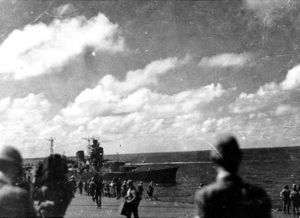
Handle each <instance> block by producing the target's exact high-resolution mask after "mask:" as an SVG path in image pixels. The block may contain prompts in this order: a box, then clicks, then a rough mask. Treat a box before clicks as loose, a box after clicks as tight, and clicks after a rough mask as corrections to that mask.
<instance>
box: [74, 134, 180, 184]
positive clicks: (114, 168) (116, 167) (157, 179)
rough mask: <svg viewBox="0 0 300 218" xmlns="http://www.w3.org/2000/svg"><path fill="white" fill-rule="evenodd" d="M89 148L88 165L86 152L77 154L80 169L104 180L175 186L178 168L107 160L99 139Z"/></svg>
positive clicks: (94, 140) (93, 139)
mask: <svg viewBox="0 0 300 218" xmlns="http://www.w3.org/2000/svg"><path fill="white" fill-rule="evenodd" d="M88 146H89V153H90V157H89V158H88V159H89V161H88V164H86V161H85V158H84V152H83V151H78V152H77V153H76V156H77V162H78V168H79V169H81V170H87V171H89V172H94V173H99V174H101V176H102V179H103V180H112V179H114V178H121V179H122V180H128V179H131V180H133V181H144V182H151V181H153V182H154V183H164V184H175V183H176V173H177V170H178V168H179V167H178V166H174V167H159V166H153V165H151V166H145V165H143V166H139V165H130V164H126V163H125V162H121V161H111V160H105V159H104V158H103V157H104V150H103V148H102V147H100V143H99V141H98V139H95V138H92V144H91V145H90V144H89V145H88Z"/></svg>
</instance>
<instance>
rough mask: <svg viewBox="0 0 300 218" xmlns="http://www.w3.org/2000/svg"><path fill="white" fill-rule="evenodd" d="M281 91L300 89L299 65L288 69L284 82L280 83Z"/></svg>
mask: <svg viewBox="0 0 300 218" xmlns="http://www.w3.org/2000/svg"><path fill="white" fill-rule="evenodd" d="M280 86H281V88H282V89H283V90H291V89H297V88H299V87H300V64H299V65H297V66H295V67H293V68H292V69H290V70H289V71H288V73H287V75H286V77H285V80H284V81H282V82H281V83H280Z"/></svg>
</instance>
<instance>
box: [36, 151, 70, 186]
mask: <svg viewBox="0 0 300 218" xmlns="http://www.w3.org/2000/svg"><path fill="white" fill-rule="evenodd" d="M67 173H68V166H67V160H66V159H65V158H64V156H61V155H59V154H51V155H50V156H49V157H47V158H45V159H44V160H43V162H41V163H40V164H39V166H38V168H37V170H36V173H35V174H36V175H35V178H36V179H35V180H36V183H37V185H42V184H45V183H49V182H57V181H63V180H66V179H67Z"/></svg>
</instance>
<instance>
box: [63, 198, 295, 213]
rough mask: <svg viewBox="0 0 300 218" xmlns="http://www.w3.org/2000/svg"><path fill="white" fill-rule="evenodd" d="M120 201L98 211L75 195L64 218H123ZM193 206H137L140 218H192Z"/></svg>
mask: <svg viewBox="0 0 300 218" xmlns="http://www.w3.org/2000/svg"><path fill="white" fill-rule="evenodd" d="M120 204H121V200H116V199H115V198H103V199H102V205H103V206H102V208H101V209H98V208H97V207H96V205H95V203H94V202H93V201H92V199H91V197H90V196H86V195H82V196H80V195H76V197H75V198H74V199H73V200H72V203H71V205H70V206H69V208H68V210H67V213H66V216H65V218H77V217H78V218H79V217H94V218H96V217H102V218H122V217H123V218H124V216H121V215H119V214H120V213H119V208H120ZM193 214H194V206H193V205H192V204H184V203H170V202H161V201H149V200H147V199H143V200H142V201H141V204H140V206H139V215H140V217H141V218H171V217H172V218H175V217H178V218H192V217H193ZM296 217H297V218H298V216H294V215H284V214H282V212H275V211H273V218H296Z"/></svg>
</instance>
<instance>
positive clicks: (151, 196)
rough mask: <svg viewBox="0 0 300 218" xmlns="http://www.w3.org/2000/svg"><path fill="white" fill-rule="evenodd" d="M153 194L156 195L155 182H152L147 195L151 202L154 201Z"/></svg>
mask: <svg viewBox="0 0 300 218" xmlns="http://www.w3.org/2000/svg"><path fill="white" fill-rule="evenodd" d="M153 193H154V187H153V182H152V181H151V182H150V183H149V185H148V188H147V194H148V197H149V199H150V200H151V201H152V200H153V197H154V195H153Z"/></svg>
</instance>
